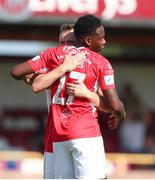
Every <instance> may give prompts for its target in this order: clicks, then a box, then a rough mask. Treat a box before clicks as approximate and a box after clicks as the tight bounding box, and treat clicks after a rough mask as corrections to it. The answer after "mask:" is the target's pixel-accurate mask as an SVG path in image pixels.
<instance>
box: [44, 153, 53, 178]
mask: <svg viewBox="0 0 155 180" xmlns="http://www.w3.org/2000/svg"><path fill="white" fill-rule="evenodd" d="M44 179H54V154H53V153H50V152H44Z"/></svg>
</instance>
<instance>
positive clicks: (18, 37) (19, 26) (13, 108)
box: [0, 0, 155, 179]
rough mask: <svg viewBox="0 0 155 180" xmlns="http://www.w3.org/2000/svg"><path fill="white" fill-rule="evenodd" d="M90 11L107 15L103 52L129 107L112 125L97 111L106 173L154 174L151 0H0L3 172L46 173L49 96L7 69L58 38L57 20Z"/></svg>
mask: <svg viewBox="0 0 155 180" xmlns="http://www.w3.org/2000/svg"><path fill="white" fill-rule="evenodd" d="M88 13H91V14H94V15H96V16H98V17H100V18H102V20H103V24H104V27H105V30H106V41H107V44H106V47H105V49H104V51H103V52H102V54H103V55H104V56H105V57H107V58H108V59H109V60H110V62H111V63H112V64H113V67H114V69H115V82H116V85H117V88H118V92H119V95H120V97H121V99H122V100H123V102H124V104H125V106H126V110H127V120H126V122H122V123H121V125H120V127H119V128H118V129H117V130H114V131H111V130H109V129H108V127H107V122H106V114H103V113H101V112H99V122H100V125H101V130H102V135H103V138H104V142H105V149H106V152H107V159H108V174H109V177H111V178H145V179H148V178H152V179H153V178H155V155H154V153H155V94H154V93H155V80H154V78H155V1H154V0H0V178H42V173H43V172H42V169H43V145H42V144H43V134H44V126H45V123H46V118H47V108H46V96H45V93H44V92H43V93H40V94H34V93H33V92H32V90H31V88H30V87H28V86H27V85H26V84H24V82H18V81H16V80H14V79H13V78H12V77H11V76H10V74H9V73H10V69H11V68H12V67H13V66H14V65H15V64H18V63H20V62H23V61H25V60H28V59H29V58H31V57H33V56H35V55H36V54H38V53H40V52H41V51H42V50H44V49H45V48H47V47H54V46H56V45H57V44H58V34H59V28H60V25H61V24H62V23H74V22H75V21H76V20H77V18H78V17H79V16H81V15H84V14H88ZM34 167H35V168H34Z"/></svg>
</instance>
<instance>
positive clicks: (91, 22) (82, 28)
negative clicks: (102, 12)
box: [74, 14, 102, 40]
mask: <svg viewBox="0 0 155 180" xmlns="http://www.w3.org/2000/svg"><path fill="white" fill-rule="evenodd" d="M100 26H102V23H101V20H100V19H99V18H97V17H96V16H94V15H92V14H88V15H84V16H81V17H80V18H79V19H78V20H77V22H76V23H75V25H74V34H75V37H76V39H77V40H78V39H80V38H81V37H85V36H88V35H91V34H95V33H96V29H97V28H98V27H100Z"/></svg>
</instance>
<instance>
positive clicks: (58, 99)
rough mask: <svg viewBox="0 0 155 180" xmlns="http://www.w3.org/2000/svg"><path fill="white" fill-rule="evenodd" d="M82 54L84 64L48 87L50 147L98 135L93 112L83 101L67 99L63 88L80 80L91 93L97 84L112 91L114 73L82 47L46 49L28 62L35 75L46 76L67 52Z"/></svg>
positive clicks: (86, 102) (92, 108)
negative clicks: (60, 142)
mask: <svg viewBox="0 0 155 180" xmlns="http://www.w3.org/2000/svg"><path fill="white" fill-rule="evenodd" d="M81 51H84V52H85V53H86V59H85V61H84V62H83V63H82V64H81V65H80V66H79V67H77V68H76V69H75V70H74V71H72V72H70V73H66V74H64V75H63V76H62V77H61V78H60V79H59V80H57V81H56V82H55V83H54V84H53V85H52V86H51V105H50V112H51V113H49V116H50V117H49V121H50V122H52V123H50V133H49V134H50V135H49V136H48V138H47V139H48V140H47V139H46V140H47V141H48V142H50V143H51V142H59V141H65V140H71V139H76V138H82V137H96V136H100V135H101V133H100V128H99V125H98V120H97V112H96V108H95V107H94V106H92V104H91V103H90V102H88V100H86V99H84V98H77V97H73V96H69V95H68V94H67V93H66V91H65V84H66V82H73V81H74V80H79V79H80V80H82V81H83V82H84V83H85V85H86V86H87V88H88V89H90V90H91V91H95V90H96V84H97V83H98V84H99V87H100V88H101V89H102V90H104V89H110V88H115V84H114V71H113V68H112V66H111V64H110V63H109V61H108V60H107V59H105V58H104V57H103V56H101V55H99V54H97V53H95V52H92V51H90V50H88V49H87V48H84V47H81V48H76V47H74V46H59V47H57V48H49V49H47V50H45V51H43V52H42V53H41V54H40V55H38V56H36V57H35V58H33V59H31V60H29V63H30V65H31V67H32V69H33V70H34V71H35V72H43V73H46V72H48V71H51V70H53V69H54V68H56V67H57V66H59V65H60V64H62V63H63V60H64V58H65V56H66V55H68V54H69V53H70V52H72V53H73V55H74V54H77V53H78V52H81ZM46 137H47V136H46ZM46 140H45V141H46Z"/></svg>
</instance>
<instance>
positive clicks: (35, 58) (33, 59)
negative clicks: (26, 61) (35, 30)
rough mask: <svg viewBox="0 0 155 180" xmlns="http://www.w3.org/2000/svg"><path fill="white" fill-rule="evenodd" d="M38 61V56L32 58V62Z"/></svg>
mask: <svg viewBox="0 0 155 180" xmlns="http://www.w3.org/2000/svg"><path fill="white" fill-rule="evenodd" d="M38 59H40V56H39V55H37V56H35V57H34V58H32V61H37V60H38Z"/></svg>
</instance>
